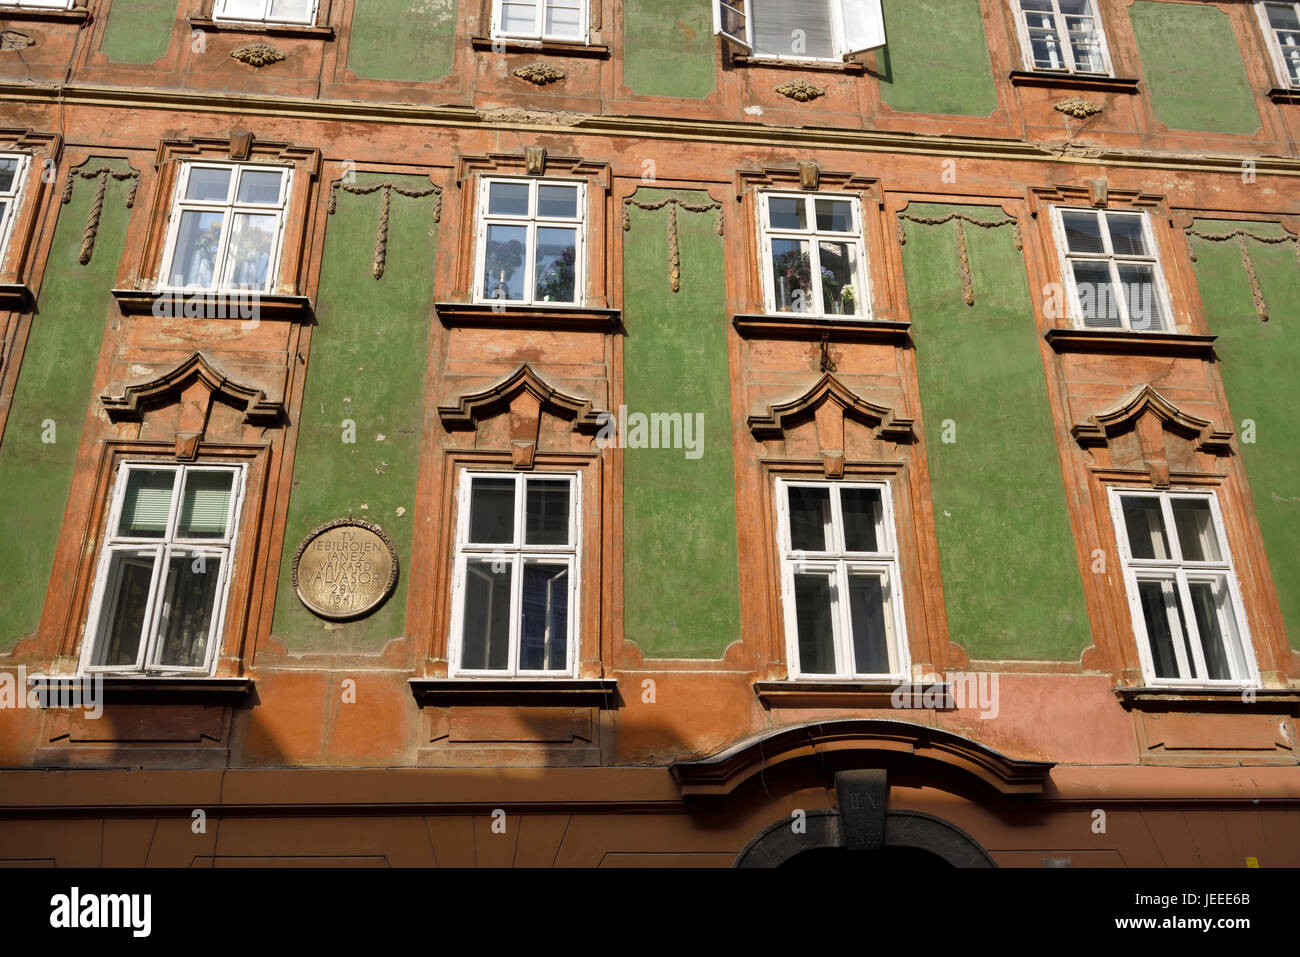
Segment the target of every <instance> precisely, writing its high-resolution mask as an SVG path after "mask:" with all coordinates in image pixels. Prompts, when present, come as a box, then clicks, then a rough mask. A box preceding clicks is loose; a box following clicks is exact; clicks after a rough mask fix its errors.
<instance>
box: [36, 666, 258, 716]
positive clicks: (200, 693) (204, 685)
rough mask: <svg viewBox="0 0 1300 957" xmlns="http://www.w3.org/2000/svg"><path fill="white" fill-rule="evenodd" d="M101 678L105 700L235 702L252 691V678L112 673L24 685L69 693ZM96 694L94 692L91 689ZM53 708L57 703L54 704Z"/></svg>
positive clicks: (43, 679)
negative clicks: (174, 676) (171, 676)
mask: <svg viewBox="0 0 1300 957" xmlns="http://www.w3.org/2000/svg"><path fill="white" fill-rule="evenodd" d="M101 676H102V678H103V682H104V685H103V688H104V691H103V694H104V699H105V700H106V701H127V702H154V703H184V704H194V703H204V704H213V705H224V704H238V703H239V702H241V701H245V700H247V699H248V697H249V696H250V694H251V692H252V690H253V679H252V678H247V677H240V678H191V677H181V678H165V677H148V676H143V675H140V676H136V675H131V676H127V675H112V674H104V673H103V672H93V673H91V674H85V675H58V676H54V677H49V676H43V677H32V678H29V679H28V682H27V683H28V685H30V686H31V688H32V689H33V690H35V691H36V692H37V693H38V694H51V693H52V694H54V695H55V697H56V699H57V697H58V696H59V695H60V694H70V693H71V692H72V691H73V690H74V689H82V690H83V691H84V690H85V689H86V686H87V685H90V686H91V688H92V689H93V687H94V684H97V683H98V679H99V678H100V677H101ZM94 693H96V694H98V692H94ZM56 707H57V705H56Z"/></svg>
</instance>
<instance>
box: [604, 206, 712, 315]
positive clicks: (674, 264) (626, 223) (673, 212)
mask: <svg viewBox="0 0 1300 957" xmlns="http://www.w3.org/2000/svg"><path fill="white" fill-rule="evenodd" d="M629 206H635V207H636V208H637V209H644V210H646V211H647V212H653V211H654V210H657V209H663V208H664V207H665V206H667V207H668V288H670V289H671V290H672V291H673V292H679V291H681V288H682V268H681V267H682V256H681V248H680V246H679V243H678V239H677V207H678V206H680V207H681V208H682V209H684V210H686V211H687V212H688V213H707V212H708V211H709V210H711V209H716V210H717V211H718V223H717V226H716V227H715V229H716V231H717V233H718V235H719V236H721V235H722V229H723V219H722V204H721V203H717V202H708V203H684V202H682V201H681V200H680V199H677V198H676V197H674V196H669V197H668V198H667V199H661V200H659V202H657V203H644V202H640V201H638V200H635V199H633V198H632V197H630V196H629V197H628V198H627V199H625V200H623V231H624V232H627V231H628V230H630V229H631V228H632V217H631V214H630V212H629V211H628V207H629Z"/></svg>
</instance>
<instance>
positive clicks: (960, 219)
mask: <svg viewBox="0 0 1300 957" xmlns="http://www.w3.org/2000/svg"><path fill="white" fill-rule="evenodd" d="M898 219H899V223H898V245H900V246H906V245H907V231H906V230H904V229H903V223H902V221H903V220H904V219H906V220H908V221H909V222H913V223H921V224H922V225H924V226H940V225H942V224H943V223H946V222H948V221H949V220H951V219H955V220H957V263H958V265H959V266H960V267H961V291H962V297H963V298H964V299H965V300H966V305H968V306H973V305H975V285H974V283H973V282H972V280H971V272H970V256H969V255H968V254H967V252H966V231H965V230H964V229H963V228H962V223H970V224H971V225H972V226H978V227H980V229H993V228H994V227H996V226H1008V225H1011V226H1015V237H1016V249H1024V248H1025V243H1024V240H1023V239H1022V238H1021V235H1020V220H1018V219H1016V218H1015V217H1014V216H1008V217H1006V218H1005V219H976V218H975V217H974V216H967V215H966V214H965V213H959V212H956V211H953V212H951V213H949V214H948V215H947V216H913V215H911V214H909V213H899V214H898Z"/></svg>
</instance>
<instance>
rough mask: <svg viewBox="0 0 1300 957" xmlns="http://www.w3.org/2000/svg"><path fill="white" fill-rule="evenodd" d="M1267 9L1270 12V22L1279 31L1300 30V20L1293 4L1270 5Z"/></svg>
mask: <svg viewBox="0 0 1300 957" xmlns="http://www.w3.org/2000/svg"><path fill="white" fill-rule="evenodd" d="M1265 9H1266V10H1268V22H1269V23H1270V24H1272V25H1273V26H1274V27H1276V28H1277V29H1287V30H1300V19H1298V18H1297V17H1296V12H1295V7H1293V6H1292V5H1291V4H1289V3H1270V4H1267V5H1266V7H1265Z"/></svg>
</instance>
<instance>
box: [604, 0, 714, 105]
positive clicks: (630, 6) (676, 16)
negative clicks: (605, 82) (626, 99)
mask: <svg viewBox="0 0 1300 957" xmlns="http://www.w3.org/2000/svg"><path fill="white" fill-rule="evenodd" d="M715 61H716V54H715V52H714V40H713V11H712V9H711V8H710V7H709V4H708V3H707V2H700V0H627V2H626V3H625V4H624V7H623V83H624V85H625V86H627V88H628V89H629V90H631V91H632V92H633V93H640V94H642V95H644V96H681V97H694V98H696V99H699V98H701V97H705V96H708V95H709V94H710V93H712V92H713V90H714V87H715V85H716V77H717V64H716V62H715Z"/></svg>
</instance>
